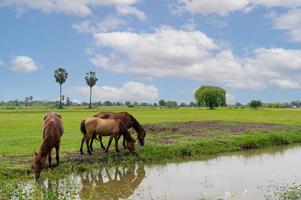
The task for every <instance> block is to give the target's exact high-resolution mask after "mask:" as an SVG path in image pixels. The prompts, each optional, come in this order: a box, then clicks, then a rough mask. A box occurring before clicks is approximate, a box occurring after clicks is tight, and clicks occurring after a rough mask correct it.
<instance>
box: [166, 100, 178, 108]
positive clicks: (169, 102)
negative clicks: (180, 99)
mask: <svg viewBox="0 0 301 200" xmlns="http://www.w3.org/2000/svg"><path fill="white" fill-rule="evenodd" d="M166 106H167V107H168V108H176V107H177V106H178V103H177V102H176V101H167V102H166Z"/></svg>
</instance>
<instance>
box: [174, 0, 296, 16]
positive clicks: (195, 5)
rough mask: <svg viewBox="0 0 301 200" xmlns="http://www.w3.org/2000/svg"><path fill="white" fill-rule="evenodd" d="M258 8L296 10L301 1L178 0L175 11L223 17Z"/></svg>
mask: <svg viewBox="0 0 301 200" xmlns="http://www.w3.org/2000/svg"><path fill="white" fill-rule="evenodd" d="M257 6H263V7H267V8H271V7H284V8H296V7H298V6H301V0H223V1H220V0H210V1H200V0H178V6H177V7H176V8H174V9H175V10H183V9H184V10H187V11H188V12H190V13H192V14H201V15H208V14H217V15H221V16H223V15H227V14H229V13H231V12H235V11H246V12H247V11H249V10H251V9H252V8H254V7H257Z"/></svg>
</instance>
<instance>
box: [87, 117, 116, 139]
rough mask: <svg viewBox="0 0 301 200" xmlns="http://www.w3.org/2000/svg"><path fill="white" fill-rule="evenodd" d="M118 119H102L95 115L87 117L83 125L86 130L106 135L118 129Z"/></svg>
mask: <svg viewBox="0 0 301 200" xmlns="http://www.w3.org/2000/svg"><path fill="white" fill-rule="evenodd" d="M119 123H120V120H118V119H102V118H97V117H88V118H87V119H86V120H85V127H86V129H87V131H88V132H96V133H97V134H100V135H103V136H107V135H111V134H113V133H116V132H118V131H119Z"/></svg>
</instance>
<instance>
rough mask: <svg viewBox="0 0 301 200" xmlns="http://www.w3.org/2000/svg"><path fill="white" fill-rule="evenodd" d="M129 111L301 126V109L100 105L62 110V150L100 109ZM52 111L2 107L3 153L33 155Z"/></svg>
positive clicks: (72, 145)
mask: <svg viewBox="0 0 301 200" xmlns="http://www.w3.org/2000/svg"><path fill="white" fill-rule="evenodd" d="M103 110H109V111H127V112H129V113H131V114H133V115H134V116H135V117H136V118H137V120H138V121H139V122H140V123H142V124H145V123H161V122H184V121H212V120H220V121H225V122H254V123H255V122H260V123H276V124H286V125H300V126H301V110H248V109H246V110H243V109H217V110H200V109H193V108H192V109H188V108H187V109H159V108H154V109H151V108H131V109H129V108H99V109H92V110H90V109H89V110H88V109H63V110H59V112H60V113H61V114H62V117H63V123H64V127H65V133H64V135H63V138H62V147H61V150H62V151H63V152H66V151H77V150H78V148H79V142H80V139H81V133H80V131H79V123H80V121H81V120H82V119H84V118H85V117H88V116H91V115H93V114H95V113H97V112H99V111H103ZM49 111H50V110H40V109H37V110H0V121H1V126H0V138H1V140H0V155H2V156H8V155H10V156H12V155H31V154H32V153H33V151H34V150H38V147H39V144H40V142H41V123H42V118H43V116H44V114H45V113H47V112H49Z"/></svg>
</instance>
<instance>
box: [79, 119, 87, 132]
mask: <svg viewBox="0 0 301 200" xmlns="http://www.w3.org/2000/svg"><path fill="white" fill-rule="evenodd" d="M85 121H86V120H85V119H84V120H83V121H82V122H81V123H80V131H81V132H82V133H83V134H84V135H86V134H87V129H86V126H85Z"/></svg>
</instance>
